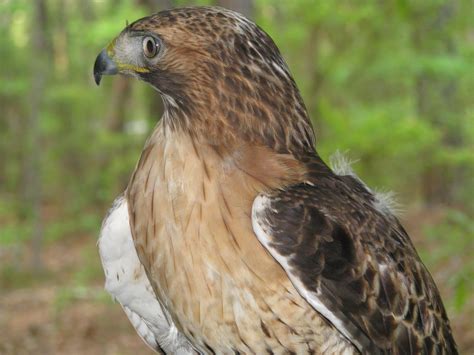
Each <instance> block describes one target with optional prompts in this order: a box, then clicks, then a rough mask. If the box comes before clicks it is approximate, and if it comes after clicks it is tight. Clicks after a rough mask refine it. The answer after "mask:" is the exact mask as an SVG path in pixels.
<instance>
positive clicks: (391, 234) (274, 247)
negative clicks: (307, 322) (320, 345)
mask: <svg viewBox="0 0 474 355" xmlns="http://www.w3.org/2000/svg"><path fill="white" fill-rule="evenodd" d="M345 180H346V181H345ZM375 202H376V201H374V198H373V196H372V195H371V194H370V192H369V191H368V190H367V189H365V188H364V187H363V186H362V185H361V184H360V183H359V182H358V181H357V180H355V179H352V178H350V179H339V178H338V177H336V176H335V177H333V178H329V179H327V180H326V181H324V180H322V181H320V182H319V184H316V183H315V184H311V183H304V184H303V183H302V184H298V185H293V186H290V187H288V188H287V189H285V190H279V191H274V192H273V193H269V194H265V195H259V196H257V198H256V199H255V201H254V204H253V208H252V225H253V228H254V232H255V234H256V236H257V238H258V239H259V241H260V242H261V243H262V244H263V245H264V247H265V248H266V249H267V250H268V251H269V252H270V254H271V255H272V256H273V257H274V258H275V259H276V260H277V261H278V262H279V263H280V264H281V266H282V267H283V268H284V269H285V271H286V272H287V274H288V276H289V278H290V279H291V281H292V282H293V284H294V285H295V287H296V288H297V290H298V291H299V293H300V294H301V295H302V297H303V298H305V299H306V301H307V302H308V303H310V304H311V305H312V307H313V308H314V309H315V310H316V311H318V312H319V313H320V314H321V315H322V316H324V317H325V318H326V319H327V320H328V321H329V322H330V323H332V325H333V326H334V327H335V328H337V329H338V330H339V332H341V333H342V334H343V335H344V336H345V337H346V338H347V339H348V340H349V341H351V342H352V343H353V344H354V345H355V346H356V347H357V348H358V349H359V351H361V352H362V353H392V354H402V353H403V354H413V353H419V352H420V351H423V352H425V353H428V354H431V353H436V351H440V350H444V351H447V352H449V353H456V349H455V344H454V341H453V339H452V335H451V330H450V328H449V322H448V319H447V317H446V313H445V311H444V308H443V305H442V302H441V300H440V297H439V294H438V290H437V289H436V286H435V284H434V282H433V280H432V279H431V276H430V275H429V273H428V271H427V270H426V268H425V267H424V265H423V264H422V263H421V261H420V259H419V257H418V255H417V253H416V251H415V249H414V248H413V245H412V244H411V241H410V239H409V237H408V235H407V234H406V233H405V231H404V230H403V228H402V227H401V225H400V224H399V223H398V220H397V219H396V218H395V217H394V216H391V215H389V214H383V213H382V212H381V211H378V210H377V209H376V207H375V206H374V204H375Z"/></svg>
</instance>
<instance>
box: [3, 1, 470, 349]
mask: <svg viewBox="0 0 474 355" xmlns="http://www.w3.org/2000/svg"><path fill="white" fill-rule="evenodd" d="M197 3H199V4H218V5H222V6H226V7H229V8H233V9H236V10H239V11H240V12H243V13H245V14H246V15H247V16H249V17H251V18H253V19H254V20H255V21H256V22H257V23H258V24H260V26H261V27H263V28H264V29H265V30H266V31H267V32H268V33H270V34H271V36H272V37H273V38H274V40H275V42H276V43H277V45H278V46H279V47H280V49H281V50H282V52H283V54H284V57H285V58H286V59H287V61H288V63H289V66H290V68H291V70H292V72H293V74H294V76H295V79H296V81H297V83H298V85H299V87H300V89H301V90H302V92H303V96H304V99H305V102H306V104H307V106H308V109H309V111H310V113H311V117H312V119H313V122H314V125H315V128H316V132H317V148H318V150H319V151H320V153H321V155H322V156H323V157H324V158H325V159H326V160H327V159H328V157H329V156H330V154H331V153H333V152H335V151H336V150H339V151H341V152H343V153H345V154H346V155H347V156H348V158H349V159H350V160H352V161H354V165H353V167H354V169H355V170H356V172H357V173H358V174H359V176H360V177H361V178H362V179H363V180H364V181H366V182H367V183H368V184H369V186H371V187H373V188H375V189H378V190H381V191H394V192H395V193H396V195H397V198H398V200H399V202H400V204H401V206H402V214H401V219H402V221H403V223H404V225H405V226H406V228H407V229H408V231H409V233H410V234H411V236H412V238H413V239H414V242H415V244H416V246H417V248H418V250H419V252H420V254H421V257H422V259H423V261H424V262H425V263H426V265H427V266H428V268H429V269H430V270H431V272H432V274H433V276H434V278H435V280H436V282H437V284H438V286H439V288H440V290H441V293H442V296H443V298H444V300H445V304H446V307H447V310H448V313H449V315H450V318H451V321H452V326H453V328H454V333H455V338H456V340H457V342H458V344H459V347H460V349H461V352H462V353H464V354H473V353H474V326H473V324H474V321H473V319H474V301H473V278H474V259H473V256H474V254H473V252H474V221H473V218H472V217H473V212H474V206H473V195H474V179H473V177H474V22H473V18H474V5H473V2H472V1H471V0H413V1H408V0H394V1H379V0H364V1H352V0H340V1H310V0H298V1H271V0H220V1H219V0H215V1H211V0H209V1H195V2H193V1H182V0H80V1H79V0H77V1H74V0H0V31H1V32H0V35H1V36H0V61H1V65H0V112H1V114H0V353H1V354H135V353H137V352H139V353H141V354H145V353H147V349H146V347H145V345H144V344H142V342H141V340H140V339H139V338H138V336H137V335H136V334H135V332H134V330H133V329H132V327H131V325H129V323H128V320H127V319H126V317H125V315H124V314H123V313H122V311H121V309H120V307H119V306H118V305H117V304H114V303H113V301H112V300H111V299H110V297H109V296H108V295H107V294H105V292H104V291H103V275H102V270H101V268H100V262H99V258H98V254H97V250H96V240H97V235H98V231H99V228H100V223H101V219H102V217H103V216H104V215H105V213H106V210H107V208H108V206H109V205H110V204H111V202H112V201H113V199H114V198H115V196H117V195H118V194H119V193H120V192H121V191H122V190H123V189H124V187H125V186H126V183H127V181H128V178H129V176H130V173H131V172H132V170H133V168H134V165H135V162H136V161H137V159H138V157H139V154H140V152H141V148H142V146H143V143H144V141H145V139H146V137H147V135H148V134H149V133H150V130H152V129H153V126H154V125H155V124H156V122H157V121H158V120H159V119H160V116H161V110H162V104H161V101H160V98H159V97H158V95H157V94H156V93H155V92H154V91H153V90H152V89H151V88H150V87H147V86H146V85H145V84H144V83H139V82H137V81H134V80H131V79H126V78H121V77H113V78H110V77H106V78H104V80H103V84H102V85H103V86H102V87H100V88H97V87H96V86H95V84H94V82H93V79H92V65H93V63H94V60H95V57H96V55H97V54H98V53H99V51H100V50H101V48H102V47H104V46H105V45H106V44H107V43H108V42H109V41H110V40H111V39H112V38H113V37H114V36H115V35H116V34H117V33H118V32H119V31H121V29H122V28H123V27H124V25H125V23H126V21H127V20H129V21H133V20H135V19H137V18H139V17H141V16H144V15H147V14H149V13H151V12H156V11H159V10H160V9H164V8H168V7H173V6H181V5H189V4H197ZM149 353H151V352H149Z"/></svg>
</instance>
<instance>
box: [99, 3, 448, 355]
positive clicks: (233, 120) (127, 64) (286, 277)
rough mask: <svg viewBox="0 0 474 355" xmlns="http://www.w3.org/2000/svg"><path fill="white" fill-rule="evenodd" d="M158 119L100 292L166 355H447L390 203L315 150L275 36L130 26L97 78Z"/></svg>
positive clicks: (111, 217) (209, 27) (433, 300)
mask: <svg viewBox="0 0 474 355" xmlns="http://www.w3.org/2000/svg"><path fill="white" fill-rule="evenodd" d="M118 73H119V74H125V75H130V76H133V77H136V78H137V79H140V80H143V81H145V82H147V83H149V84H150V85H151V86H152V87H153V88H155V89H156V90H157V91H158V93H159V95H160V96H161V98H162V100H163V102H164V114H163V117H162V119H161V120H160V121H159V122H158V124H157V126H156V127H155V129H154V131H153V133H152V134H151V136H150V137H149V138H148V140H147V142H146V144H145V147H144V149H143V152H142V154H141V157H140V159H139V161H138V164H137V166H136V168H135V171H134V172H133V175H132V177H131V179H130V182H129V184H128V186H127V188H126V191H125V193H124V195H123V196H121V197H119V198H118V199H117V200H116V201H115V203H114V205H113V207H112V209H111V210H110V212H109V214H108V216H107V217H106V218H105V220H104V223H103V227H102V231H101V236H100V239H99V251H100V256H101V259H102V263H103V267H104V271H105V275H106V289H107V290H108V291H109V292H110V293H111V294H112V295H113V297H114V298H115V299H116V300H117V301H118V302H119V303H120V304H121V305H122V307H123V309H124V311H125V313H126V314H127V316H128V317H129V319H130V321H131V322H132V324H133V325H134V327H135V328H136V330H137V332H138V334H139V335H140V336H141V337H142V338H143V340H144V341H145V342H146V343H147V344H148V345H150V346H151V347H152V348H153V349H155V350H156V351H158V352H162V353H169V354H422V353H423V354H455V353H457V350H456V344H455V342H454V340H453V335H452V332H451V328H450V325H449V321H448V318H447V316H446V312H445V309H444V307H443V303H442V301H441V298H440V295H439V292H438V290H437V288H436V286H435V283H434V281H433V279H432V278H431V276H430V274H429V272H428V271H427V269H426V268H425V266H424V265H423V263H422V262H421V260H420V258H419V256H418V254H417V252H416V250H415V248H414V246H413V244H412V242H411V240H410V238H409V236H408V235H407V233H406V232H405V230H404V229H403V227H402V226H401V224H400V223H399V221H398V219H397V218H396V217H395V216H394V214H393V213H391V212H390V210H389V209H388V208H386V206H385V205H384V204H383V201H382V200H381V199H380V198H379V197H378V196H377V195H375V194H374V193H373V192H372V191H371V190H370V189H369V188H368V187H367V186H365V185H364V184H363V183H362V182H361V181H360V180H359V179H358V178H357V177H355V176H354V175H353V174H351V173H348V172H344V171H342V172H339V173H338V172H335V171H333V170H331V169H330V168H329V167H328V166H327V165H326V164H325V163H324V162H323V160H322V159H321V158H320V157H319V155H318V153H317V152H316V150H315V148H314V141H315V139H314V132H313V129H312V126H311V123H310V119H309V117H308V113H307V110H306V108H305V105H304V103H303V100H302V98H301V95H300V92H299V90H298V88H297V86H296V84H295V81H294V80H293V78H292V76H291V73H290V71H289V69H288V67H287V65H286V63H285V61H284V60H283V58H282V56H281V54H280V52H279V50H278V48H277V47H276V45H275V44H274V42H273V41H272V39H271V38H270V37H269V36H268V35H267V34H266V33H265V32H264V31H263V30H262V29H260V28H259V27H258V26H257V25H255V24H254V23H253V22H251V21H249V20H248V19H246V18H244V17H243V16H241V15H239V14H238V13H235V12H233V11H230V10H226V9H223V8H218V7H188V8H180V9H173V10H168V11H163V12H159V13H157V14H154V15H151V16H148V17H145V18H142V19H140V20H138V21H136V22H134V23H132V24H130V25H127V26H126V27H125V29H124V30H123V31H122V32H121V33H120V34H119V35H118V36H117V37H116V38H115V39H113V40H112V42H111V43H110V44H109V45H108V46H107V47H106V48H105V49H104V50H103V51H102V52H101V53H100V54H99V55H98V57H97V59H96V62H95V64H94V77H95V80H96V83H97V84H99V82H100V80H101V77H102V75H105V74H108V75H112V74H118Z"/></svg>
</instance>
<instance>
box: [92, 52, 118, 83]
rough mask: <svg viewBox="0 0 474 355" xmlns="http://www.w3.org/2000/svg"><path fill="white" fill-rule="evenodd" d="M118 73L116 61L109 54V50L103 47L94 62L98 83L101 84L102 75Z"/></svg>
mask: <svg viewBox="0 0 474 355" xmlns="http://www.w3.org/2000/svg"><path fill="white" fill-rule="evenodd" d="M117 73H118V68H117V65H116V64H115V62H114V61H113V60H112V59H111V58H110V57H109V55H108V54H107V50H106V49H103V50H102V51H101V52H100V53H99V55H98V56H97V59H96V60H95V63H94V80H95V83H96V84H97V85H99V84H100V80H101V79H102V75H114V74H117Z"/></svg>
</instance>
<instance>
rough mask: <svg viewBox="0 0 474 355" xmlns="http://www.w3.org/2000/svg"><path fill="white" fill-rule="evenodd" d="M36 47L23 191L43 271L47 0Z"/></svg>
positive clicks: (37, 15)
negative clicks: (42, 162)
mask: <svg viewBox="0 0 474 355" xmlns="http://www.w3.org/2000/svg"><path fill="white" fill-rule="evenodd" d="M33 16H34V20H33V21H32V23H33V26H34V28H33V30H32V38H31V42H32V47H33V49H34V52H35V54H36V57H35V60H34V61H33V76H32V81H31V93H30V99H29V104H30V113H29V115H28V118H27V130H28V131H27V132H25V135H26V137H27V140H26V141H27V144H26V150H27V154H26V161H25V165H24V188H23V191H24V193H25V195H26V199H27V201H28V202H29V208H28V210H29V214H28V215H29V217H30V221H31V226H32V231H31V268H32V270H34V271H39V270H41V269H42V268H43V262H42V258H41V254H42V246H43V236H44V226H43V219H42V208H41V202H42V201H41V200H42V181H41V163H40V162H41V143H40V138H41V133H40V119H41V115H40V113H41V109H42V104H43V100H42V93H43V92H44V89H45V86H46V79H47V71H48V63H47V62H48V49H49V48H50V46H49V43H48V37H47V27H46V26H47V8H46V1H45V0H36V1H35V3H34V10H33Z"/></svg>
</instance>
